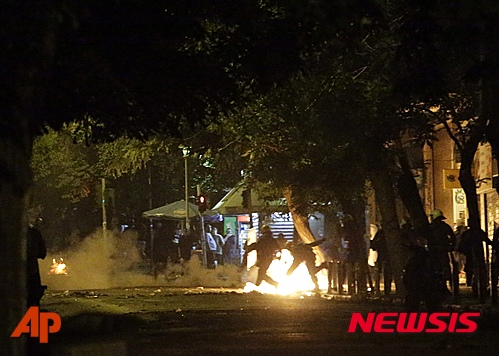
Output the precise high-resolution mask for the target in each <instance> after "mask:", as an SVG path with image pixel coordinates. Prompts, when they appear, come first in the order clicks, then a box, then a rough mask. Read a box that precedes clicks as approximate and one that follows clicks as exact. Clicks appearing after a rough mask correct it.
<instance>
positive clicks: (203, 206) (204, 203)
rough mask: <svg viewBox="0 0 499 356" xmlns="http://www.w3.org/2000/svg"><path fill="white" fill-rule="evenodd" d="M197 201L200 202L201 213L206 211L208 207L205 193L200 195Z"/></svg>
mask: <svg viewBox="0 0 499 356" xmlns="http://www.w3.org/2000/svg"><path fill="white" fill-rule="evenodd" d="M197 203H198V209H199V212H200V213H201V214H202V213H204V212H205V211H206V209H207V208H208V206H207V201H206V197H205V196H204V195H198V199H197Z"/></svg>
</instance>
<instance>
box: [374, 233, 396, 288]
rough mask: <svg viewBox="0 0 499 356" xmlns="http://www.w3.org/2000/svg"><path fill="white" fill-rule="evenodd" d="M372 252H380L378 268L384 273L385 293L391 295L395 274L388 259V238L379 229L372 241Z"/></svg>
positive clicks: (377, 262) (377, 261)
mask: <svg viewBox="0 0 499 356" xmlns="http://www.w3.org/2000/svg"><path fill="white" fill-rule="evenodd" d="M371 250H373V251H376V252H378V259H377V260H376V267H378V271H382V272H383V285H384V293H385V294H390V292H391V289H392V281H393V272H392V267H391V264H390V259H389V258H388V247H387V245H386V236H385V231H384V230H383V229H379V230H378V232H376V235H374V238H373V239H372V240H371Z"/></svg>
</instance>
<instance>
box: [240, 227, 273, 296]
mask: <svg viewBox="0 0 499 356" xmlns="http://www.w3.org/2000/svg"><path fill="white" fill-rule="evenodd" d="M261 233H262V234H261V235H260V237H259V238H258V241H257V242H254V243H252V244H250V245H248V246H247V248H246V254H247V253H249V252H251V251H256V253H257V261H256V266H257V267H258V275H257V278H256V283H255V284H256V285H257V286H259V285H260V284H261V283H262V281H265V282H267V283H269V284H271V285H273V286H274V287H277V285H278V283H277V282H276V281H274V280H273V279H272V278H271V277H270V276H269V275H268V274H267V270H268V269H269V267H270V264H271V263H272V261H273V260H274V256H275V253H276V252H277V251H278V250H280V248H279V245H278V244H277V241H276V239H274V237H273V236H272V231H271V230H270V227H269V226H268V225H264V226H262V228H261Z"/></svg>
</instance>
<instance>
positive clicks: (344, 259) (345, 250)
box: [339, 214, 369, 294]
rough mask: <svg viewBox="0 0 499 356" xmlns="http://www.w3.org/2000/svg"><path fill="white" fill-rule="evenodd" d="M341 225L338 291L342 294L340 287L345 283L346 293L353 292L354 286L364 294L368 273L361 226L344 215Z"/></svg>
mask: <svg viewBox="0 0 499 356" xmlns="http://www.w3.org/2000/svg"><path fill="white" fill-rule="evenodd" d="M342 225H343V226H342V229H341V246H342V247H341V252H340V255H341V263H340V273H339V280H340V283H339V285H340V290H339V291H340V292H342V289H341V286H342V285H343V283H345V281H347V282H348V293H350V294H351V293H353V292H354V290H355V285H356V284H357V286H358V288H359V291H361V292H365V291H366V290H367V284H366V282H367V277H368V274H369V271H368V265H367V251H366V244H365V241H364V237H363V230H362V228H361V226H362V225H360V224H357V223H356V221H355V220H354V218H353V217H352V216H351V215H350V214H345V216H344V217H343V219H342ZM347 277H348V278H347Z"/></svg>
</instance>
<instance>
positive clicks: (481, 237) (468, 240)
mask: <svg viewBox="0 0 499 356" xmlns="http://www.w3.org/2000/svg"><path fill="white" fill-rule="evenodd" d="M494 234H495V233H494ZM475 241H476V242H478V244H477V243H476V242H475ZM482 242H485V243H487V244H489V245H490V244H491V241H490V240H489V238H488V237H487V234H486V233H485V231H483V230H482V229H478V230H476V229H473V228H469V229H467V230H465V231H464V232H463V233H462V234H461V237H460V239H459V244H458V245H457V251H458V252H460V253H462V254H463V255H464V256H465V257H466V261H465V263H464V272H465V273H466V285H467V286H469V287H473V289H474V291H476V290H475V289H476V287H477V282H478V280H477V278H478V275H477V274H478V271H477V269H478V265H477V261H478V258H480V257H482V258H483V256H480V255H481V254H480V253H475V250H477V249H480V248H483V247H482ZM474 246H476V247H474ZM477 252H479V251H477Z"/></svg>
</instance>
